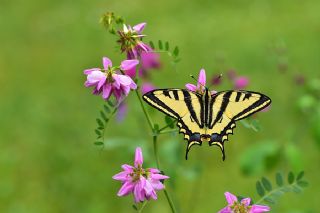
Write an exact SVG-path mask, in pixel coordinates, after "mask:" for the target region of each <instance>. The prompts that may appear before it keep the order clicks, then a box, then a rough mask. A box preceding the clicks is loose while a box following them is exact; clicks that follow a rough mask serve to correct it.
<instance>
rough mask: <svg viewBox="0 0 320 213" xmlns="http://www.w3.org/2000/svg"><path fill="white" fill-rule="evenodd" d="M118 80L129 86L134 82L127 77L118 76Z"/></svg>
mask: <svg viewBox="0 0 320 213" xmlns="http://www.w3.org/2000/svg"><path fill="white" fill-rule="evenodd" d="M117 78H118V80H119V83H120V84H121V85H125V86H129V85H130V84H131V83H132V82H133V80H132V79H131V78H130V77H129V76H127V75H117Z"/></svg>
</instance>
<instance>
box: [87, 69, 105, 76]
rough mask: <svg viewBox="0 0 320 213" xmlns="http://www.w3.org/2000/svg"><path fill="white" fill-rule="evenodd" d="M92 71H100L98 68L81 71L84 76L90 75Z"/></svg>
mask: <svg viewBox="0 0 320 213" xmlns="http://www.w3.org/2000/svg"><path fill="white" fill-rule="evenodd" d="M93 71H101V69H100V68H91V69H86V70H84V71H83V73H84V74H86V75H89V74H91V73H92V72H93Z"/></svg>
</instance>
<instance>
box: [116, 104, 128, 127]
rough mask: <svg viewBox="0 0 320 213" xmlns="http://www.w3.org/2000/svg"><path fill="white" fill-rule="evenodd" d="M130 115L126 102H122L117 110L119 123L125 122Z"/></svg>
mask: <svg viewBox="0 0 320 213" xmlns="http://www.w3.org/2000/svg"><path fill="white" fill-rule="evenodd" d="M127 113H128V105H127V103H126V102H125V101H123V102H121V103H120V104H119V106H118V110H117V121H118V122H119V123H120V122H122V121H123V120H124V118H125V117H126V115H127Z"/></svg>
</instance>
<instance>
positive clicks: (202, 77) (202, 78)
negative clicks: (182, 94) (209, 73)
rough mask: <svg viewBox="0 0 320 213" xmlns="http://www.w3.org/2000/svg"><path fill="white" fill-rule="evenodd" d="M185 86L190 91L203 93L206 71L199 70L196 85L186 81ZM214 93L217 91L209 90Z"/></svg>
mask: <svg viewBox="0 0 320 213" xmlns="http://www.w3.org/2000/svg"><path fill="white" fill-rule="evenodd" d="M185 86H186V88H187V89H188V90H190V91H192V92H197V93H200V94H203V93H204V92H205V89H206V71H205V70H204V69H201V70H200V73H199V77H198V81H197V85H194V84H190V83H188V84H186V85H185ZM216 93H217V91H215V90H211V94H212V95H213V94H216Z"/></svg>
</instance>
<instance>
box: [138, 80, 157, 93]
mask: <svg viewBox="0 0 320 213" xmlns="http://www.w3.org/2000/svg"><path fill="white" fill-rule="evenodd" d="M154 89H156V88H155V86H153V85H152V84H151V83H148V82H146V83H143V84H142V86H141V92H142V94H145V93H147V92H149V91H151V90H154Z"/></svg>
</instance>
